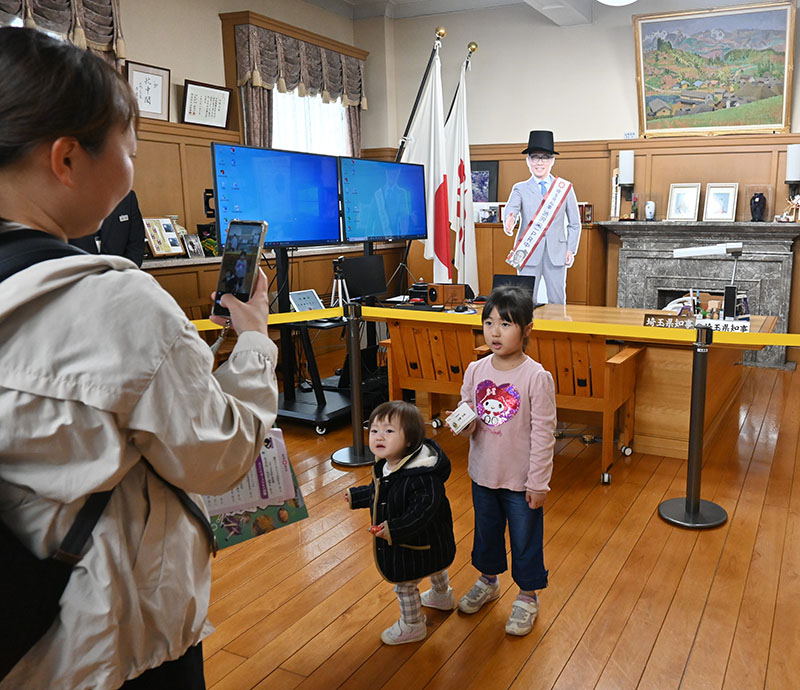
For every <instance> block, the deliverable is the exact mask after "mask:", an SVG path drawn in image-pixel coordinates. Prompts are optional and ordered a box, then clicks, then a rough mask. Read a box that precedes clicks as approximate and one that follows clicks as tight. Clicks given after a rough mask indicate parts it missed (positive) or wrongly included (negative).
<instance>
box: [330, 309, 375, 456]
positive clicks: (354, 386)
mask: <svg viewBox="0 0 800 690" xmlns="http://www.w3.org/2000/svg"><path fill="white" fill-rule="evenodd" d="M344 318H345V320H346V321H347V356H348V358H349V360H350V412H351V413H352V418H351V421H352V424H353V445H352V446H346V447H345V448H340V449H339V450H336V451H334V452H333V453H332V454H331V461H332V462H333V463H334V464H336V465H342V466H345V467H360V466H362V465H371V464H373V463H374V462H375V456H374V455H373V454H372V453H371V452H370V451H369V450H367V449H365V448H364V429H363V426H362V425H363V423H364V405H363V401H362V399H361V304H359V303H358V302H347V303H345V304H344Z"/></svg>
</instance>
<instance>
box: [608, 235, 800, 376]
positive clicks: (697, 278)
mask: <svg viewBox="0 0 800 690" xmlns="http://www.w3.org/2000/svg"><path fill="white" fill-rule="evenodd" d="M599 225H601V226H602V227H604V228H607V229H608V230H610V231H611V232H613V233H614V234H616V235H618V236H619V237H620V239H621V241H622V246H621V247H620V250H619V273H618V276H619V277H618V282H617V306H619V307H632V308H637V309H654V308H656V306H657V304H658V294H659V291H660V290H664V291H686V292H688V290H689V288H693V289H696V290H701V291H705V292H712V291H721V290H722V288H723V287H724V286H725V285H727V284H729V283H730V280H731V275H732V273H733V258H731V257H723V256H720V257H716V256H709V257H703V258H694V259H675V258H673V256H672V250H673V249H676V248H678V247H693V246H696V247H700V246H703V245H707V244H720V243H722V242H741V243H742V246H743V248H742V256H741V258H740V259H739V262H738V265H737V269H736V285H737V286H738V288H739V290H740V291H742V292H744V293H746V294H747V298H748V301H749V304H750V311H751V312H752V313H753V314H763V315H772V316H776V317H777V318H778V323H777V326H776V331H777V332H781V333H785V332H786V327H787V322H788V314H789V300H790V292H791V283H792V259H793V254H792V242H793V241H794V240H795V239H796V238H797V237H798V236H799V235H800V225H797V224H795V223H720V222H707V221H704V222H672V221H629V222H615V221H606V222H602V223H599ZM754 355H755V357H754ZM747 358H748V359H751V358H752V359H753V361H757V362H759V363H761V364H766V365H778V366H780V365H782V364H783V363H784V361H785V348H782V347H781V348H779V347H768V348H765V349H764V350H762V351H761V352H759V353H748V354H747Z"/></svg>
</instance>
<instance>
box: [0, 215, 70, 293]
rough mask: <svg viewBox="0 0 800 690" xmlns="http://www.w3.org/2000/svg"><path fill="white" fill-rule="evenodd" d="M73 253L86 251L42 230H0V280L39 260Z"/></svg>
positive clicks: (57, 257)
mask: <svg viewBox="0 0 800 690" xmlns="http://www.w3.org/2000/svg"><path fill="white" fill-rule="evenodd" d="M75 254H86V252H85V251H83V249H79V248H78V247H73V246H72V245H71V244H67V243H66V242H64V240H61V239H59V238H58V237H56V236H55V235H51V234H50V233H48V232H43V231H42V230H31V229H29V228H23V229H20V230H9V231H7V232H0V281H2V280H5V279H6V278H8V277H10V276H12V275H14V274H15V273H18V272H19V271H22V270H23V269H25V268H28V266H32V265H33V264H37V263H39V262H40V261H48V260H49V259H60V258H62V257H64V256H72V255H75Z"/></svg>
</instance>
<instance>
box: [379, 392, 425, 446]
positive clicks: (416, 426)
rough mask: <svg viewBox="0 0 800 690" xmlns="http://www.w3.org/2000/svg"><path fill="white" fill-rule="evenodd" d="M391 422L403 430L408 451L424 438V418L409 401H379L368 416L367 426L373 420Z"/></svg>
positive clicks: (419, 443) (419, 444)
mask: <svg viewBox="0 0 800 690" xmlns="http://www.w3.org/2000/svg"><path fill="white" fill-rule="evenodd" d="M384 420H385V421H387V422H393V423H394V424H396V425H397V426H399V427H400V428H401V429H402V430H403V434H404V435H405V437H406V447H407V448H408V450H409V451H411V450H416V449H417V448H419V447H420V446H421V445H422V442H423V441H424V440H425V420H423V419H422V413H421V412H420V411H419V410H418V409H417V408H416V407H414V405H412V404H411V403H407V402H403V401H402V400H390V401H389V402H385V403H381V404H380V405H378V406H377V407H376V408H375V409H374V410H372V414H371V415H370V416H369V426H370V427H372V423H373V422H375V421H379V422H380V421H384Z"/></svg>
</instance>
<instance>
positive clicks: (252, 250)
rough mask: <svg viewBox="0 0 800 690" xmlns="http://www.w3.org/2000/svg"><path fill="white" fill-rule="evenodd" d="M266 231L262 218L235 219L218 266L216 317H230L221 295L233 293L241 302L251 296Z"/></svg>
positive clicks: (231, 223) (229, 228) (213, 311)
mask: <svg viewBox="0 0 800 690" xmlns="http://www.w3.org/2000/svg"><path fill="white" fill-rule="evenodd" d="M266 234H267V223H266V221H263V220H232V221H231V222H230V225H228V234H227V235H226V237H225V249H224V250H223V252H222V262H221V263H220V266H219V278H218V279H217V294H216V297H215V298H214V305H213V306H212V307H211V313H212V314H214V315H215V316H230V312H229V311H228V310H227V309H226V308H225V307H223V306H222V305H221V304H220V302H219V300H220V298H221V297H222V295H225V294H232V295H233V296H234V297H236V298H237V299H240V300H241V301H242V302H247V301H248V300H249V299H250V297H252V295H253V290H255V287H256V278H257V277H258V260H259V258H260V257H261V250H262V248H263V247H264V237H265V236H266Z"/></svg>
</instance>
